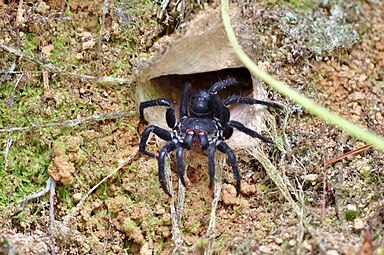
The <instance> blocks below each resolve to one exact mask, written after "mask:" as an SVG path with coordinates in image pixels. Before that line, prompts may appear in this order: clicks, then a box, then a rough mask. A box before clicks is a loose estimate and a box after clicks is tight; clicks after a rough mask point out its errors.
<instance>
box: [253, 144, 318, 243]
mask: <svg viewBox="0 0 384 255" xmlns="http://www.w3.org/2000/svg"><path fill="white" fill-rule="evenodd" d="M249 153H250V154H251V155H252V156H253V157H254V158H255V159H256V160H258V161H259V162H260V163H261V164H262V165H263V167H264V169H265V170H266V172H267V174H268V176H269V178H271V179H272V181H273V182H274V183H275V184H276V186H277V187H278V189H279V190H280V192H281V193H282V194H283V196H284V198H285V199H286V200H287V201H288V203H289V204H290V205H291V207H292V209H293V211H294V213H295V214H296V215H297V217H298V218H299V219H300V220H301V221H302V222H303V225H304V226H305V228H306V230H307V231H308V232H309V233H310V234H311V235H312V236H315V230H314V229H313V228H312V226H311V225H310V224H309V223H308V222H307V221H306V220H305V214H304V211H303V209H302V207H300V206H299V205H298V204H297V203H296V202H295V200H294V199H293V198H292V196H291V193H290V191H289V188H288V185H287V183H286V181H285V180H284V179H283V177H282V176H281V175H280V173H279V172H278V171H277V169H276V167H275V166H274V165H273V164H272V162H271V161H270V160H269V159H268V157H267V155H265V153H264V152H263V151H262V150H261V149H260V148H255V149H252V150H249Z"/></svg>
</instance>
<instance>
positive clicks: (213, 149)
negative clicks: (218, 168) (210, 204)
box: [207, 142, 216, 189]
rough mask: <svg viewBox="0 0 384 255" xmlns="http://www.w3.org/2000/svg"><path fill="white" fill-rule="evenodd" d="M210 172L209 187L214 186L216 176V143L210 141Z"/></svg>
mask: <svg viewBox="0 0 384 255" xmlns="http://www.w3.org/2000/svg"><path fill="white" fill-rule="evenodd" d="M207 151H208V173H209V188H210V189H211V188H212V187H213V181H214V178H215V152H216V144H215V143H214V142H212V143H210V144H209V146H208V150H207Z"/></svg>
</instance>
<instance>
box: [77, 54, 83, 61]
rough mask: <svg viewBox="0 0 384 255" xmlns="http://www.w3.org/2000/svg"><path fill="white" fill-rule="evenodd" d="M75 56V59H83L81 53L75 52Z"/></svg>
mask: <svg viewBox="0 0 384 255" xmlns="http://www.w3.org/2000/svg"><path fill="white" fill-rule="evenodd" d="M75 58H76V59H77V60H81V59H84V57H83V54H82V53H76V54H75Z"/></svg>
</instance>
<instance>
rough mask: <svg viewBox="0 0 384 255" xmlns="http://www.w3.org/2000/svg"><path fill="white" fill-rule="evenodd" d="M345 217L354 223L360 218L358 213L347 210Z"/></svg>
mask: <svg viewBox="0 0 384 255" xmlns="http://www.w3.org/2000/svg"><path fill="white" fill-rule="evenodd" d="M344 215H345V219H346V220H347V221H353V220H354V219H356V217H357V216H358V213H357V212H356V211H353V210H346V211H345V213H344Z"/></svg>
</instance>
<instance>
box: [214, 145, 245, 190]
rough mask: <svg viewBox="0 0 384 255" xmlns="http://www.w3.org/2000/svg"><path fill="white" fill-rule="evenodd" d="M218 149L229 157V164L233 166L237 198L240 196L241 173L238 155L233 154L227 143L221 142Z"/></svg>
mask: <svg viewBox="0 0 384 255" xmlns="http://www.w3.org/2000/svg"><path fill="white" fill-rule="evenodd" d="M217 149H218V150H219V151H221V152H223V153H226V154H227V156H228V160H229V164H230V165H231V166H232V172H233V175H234V176H235V180H236V196H238V195H239V194H240V179H241V177H240V171H239V166H238V165H237V161H236V155H235V153H234V152H233V150H232V149H231V148H229V146H228V145H227V144H226V143H225V142H220V143H219V144H217Z"/></svg>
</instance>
